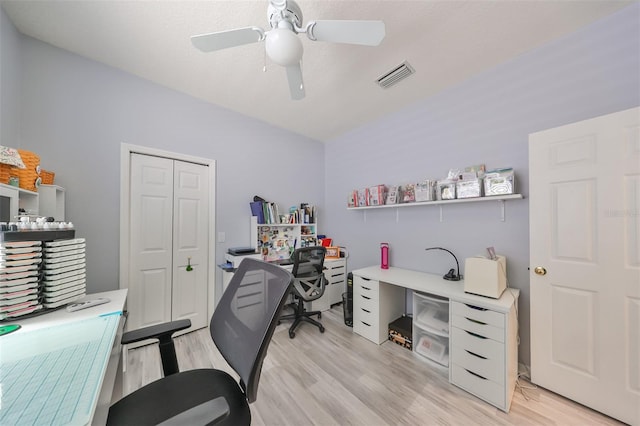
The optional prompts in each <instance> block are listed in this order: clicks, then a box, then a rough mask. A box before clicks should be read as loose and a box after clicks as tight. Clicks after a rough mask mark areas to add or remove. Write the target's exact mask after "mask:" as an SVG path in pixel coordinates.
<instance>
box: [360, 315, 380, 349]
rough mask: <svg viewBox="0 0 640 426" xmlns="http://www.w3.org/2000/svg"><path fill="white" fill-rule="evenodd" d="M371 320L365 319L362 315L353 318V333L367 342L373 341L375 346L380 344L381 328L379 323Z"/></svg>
mask: <svg viewBox="0 0 640 426" xmlns="http://www.w3.org/2000/svg"><path fill="white" fill-rule="evenodd" d="M370 320H371V318H370V317H369V318H365V317H362V316H361V315H354V317H353V331H354V332H355V333H357V334H359V335H361V336H362V337H364V338H365V339H367V340H371V341H372V342H373V343H375V344H380V342H379V341H378V336H379V334H380V328H379V327H378V323H377V322H373V321H370Z"/></svg>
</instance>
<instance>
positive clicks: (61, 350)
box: [0, 315, 120, 426]
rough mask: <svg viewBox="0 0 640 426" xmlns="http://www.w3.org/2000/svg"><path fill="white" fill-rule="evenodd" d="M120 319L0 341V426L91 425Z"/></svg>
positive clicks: (99, 319)
mask: <svg viewBox="0 0 640 426" xmlns="http://www.w3.org/2000/svg"><path fill="white" fill-rule="evenodd" d="M119 321H120V315H111V316H103V317H94V318H89V319H85V320H81V321H76V322H71V323H66V324H61V325H57V326H55V327H48V328H41V329H37V330H33V331H29V332H20V331H17V332H15V333H11V334H9V335H5V336H2V337H0V389H2V393H1V394H0V425H3V426H8V425H44V424H47V425H86V424H90V423H91V419H92V417H93V414H94V410H95V406H96V404H97V399H98V395H99V394H100V388H101V386H102V380H103V377H104V374H105V371H106V368H107V363H108V361H109V355H110V353H111V349H112V346H113V339H114V338H115V335H116V332H117V328H118V322H119Z"/></svg>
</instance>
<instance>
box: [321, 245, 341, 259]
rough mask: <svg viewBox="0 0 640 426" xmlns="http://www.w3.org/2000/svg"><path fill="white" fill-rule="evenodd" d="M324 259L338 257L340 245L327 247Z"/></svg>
mask: <svg viewBox="0 0 640 426" xmlns="http://www.w3.org/2000/svg"><path fill="white" fill-rule="evenodd" d="M324 258H325V259H340V247H331V246H330V247H327V252H326V253H325V255H324Z"/></svg>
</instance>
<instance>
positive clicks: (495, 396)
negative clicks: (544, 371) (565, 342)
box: [353, 266, 520, 412]
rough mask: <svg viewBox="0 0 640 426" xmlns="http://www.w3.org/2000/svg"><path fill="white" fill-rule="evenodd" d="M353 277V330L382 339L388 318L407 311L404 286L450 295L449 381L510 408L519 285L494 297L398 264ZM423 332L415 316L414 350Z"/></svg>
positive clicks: (377, 340)
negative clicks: (466, 291) (482, 294)
mask: <svg viewBox="0 0 640 426" xmlns="http://www.w3.org/2000/svg"><path fill="white" fill-rule="evenodd" d="M353 276H354V282H353V331H354V332H355V333H357V334H359V335H361V336H363V337H365V338H366V339H368V340H371V341H372V342H374V343H377V344H381V343H383V342H386V341H387V339H388V326H389V323H390V322H392V321H394V320H395V319H397V318H398V317H400V316H402V315H403V314H405V300H406V295H405V289H410V290H414V291H417V292H420V293H427V294H431V295H436V296H440V297H442V298H445V299H446V300H448V309H449V330H448V335H447V336H446V337H444V341H447V340H448V351H449V360H450V363H449V365H448V366H449V381H450V382H451V383H453V384H454V385H456V386H458V387H461V388H463V389H465V390H466V391H468V392H470V393H472V394H474V395H476V396H477V397H479V398H481V399H484V400H485V401H487V402H489V403H491V404H493V405H495V406H496V407H498V408H500V409H501V410H503V411H507V412H508V411H509V408H510V406H511V399H512V397H513V390H514V388H515V380H516V378H517V372H518V371H517V370H518V346H517V335H518V320H517V303H518V296H519V293H520V292H519V290H517V289H507V291H505V292H504V293H503V294H502V297H500V299H490V298H487V297H483V296H476V295H473V294H468V293H465V292H464V281H457V282H454V281H446V280H444V279H443V278H442V277H441V276H440V275H435V274H428V273H424V272H416V271H410V270H406V269H401V268H393V267H391V268H389V269H381V268H380V267H379V266H371V267H368V268H363V269H358V270H355V271H353ZM414 300H415V295H414ZM444 303H445V306H446V305H447V302H446V301H445V302H444ZM415 314H416V312H414V315H415ZM421 332H422V335H424V333H423V332H424V329H422V330H418V331H416V321H415V317H414V326H413V335H414V336H413V337H414V342H413V349H414V352H417V351H416V347H417V346H418V344H419V342H416V341H415V340H416V334H420V333H421ZM434 334H435V333H434ZM435 335H436V336H438V335H437V334H435ZM417 353H419V352H417Z"/></svg>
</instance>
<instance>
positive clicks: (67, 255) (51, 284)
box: [42, 238, 86, 308]
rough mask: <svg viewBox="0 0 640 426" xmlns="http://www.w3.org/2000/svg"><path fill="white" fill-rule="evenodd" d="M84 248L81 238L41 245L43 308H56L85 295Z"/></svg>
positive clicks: (48, 242) (83, 241)
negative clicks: (42, 249) (42, 252)
mask: <svg viewBox="0 0 640 426" xmlns="http://www.w3.org/2000/svg"><path fill="white" fill-rule="evenodd" d="M85 246H86V244H85V240H84V238H75V239H72V240H58V241H47V242H45V243H44V257H43V259H44V268H43V273H44V276H43V278H42V283H43V285H44V289H43V294H44V306H45V308H57V307H59V306H62V305H66V304H67V303H70V302H73V301H74V300H76V299H79V298H81V297H82V296H84V295H85V293H86V269H85V258H84V256H85Z"/></svg>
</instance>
